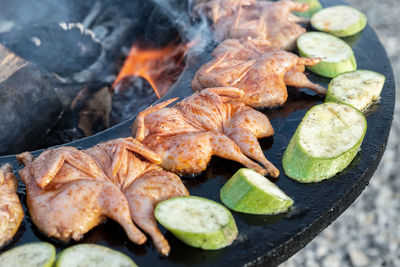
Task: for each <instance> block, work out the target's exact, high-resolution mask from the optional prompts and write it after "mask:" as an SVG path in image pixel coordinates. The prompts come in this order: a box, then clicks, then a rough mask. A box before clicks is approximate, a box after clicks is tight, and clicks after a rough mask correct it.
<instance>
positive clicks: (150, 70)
mask: <svg viewBox="0 0 400 267" xmlns="http://www.w3.org/2000/svg"><path fill="white" fill-rule="evenodd" d="M191 46H192V44H191V43H187V44H179V45H169V46H167V47H164V48H160V49H141V48H139V47H137V46H136V45H133V46H132V48H131V50H130V52H129V55H128V57H127V58H126V60H125V62H124V64H123V66H122V69H121V71H120V72H119V74H118V76H117V79H116V80H115V82H114V84H113V88H114V87H115V85H117V83H118V82H119V81H120V80H122V79H123V78H124V77H126V76H140V77H142V78H144V79H146V80H147V81H148V82H149V83H150V85H151V86H152V87H153V89H154V91H155V93H156V94H157V96H158V98H160V97H161V96H163V95H164V94H166V93H167V92H168V90H169V88H170V87H171V86H172V85H173V84H174V83H175V81H176V80H177V78H178V76H179V74H180V73H181V72H182V70H183V68H184V63H183V62H182V59H183V57H184V55H185V52H186V51H187V50H188V49H189V48H190V47H191Z"/></svg>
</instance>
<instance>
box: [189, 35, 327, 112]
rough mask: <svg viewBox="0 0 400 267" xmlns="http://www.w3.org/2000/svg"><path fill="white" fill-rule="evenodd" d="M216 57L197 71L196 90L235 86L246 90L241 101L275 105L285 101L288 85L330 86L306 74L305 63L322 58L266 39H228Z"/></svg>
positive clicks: (321, 91) (318, 88) (320, 91)
mask: <svg viewBox="0 0 400 267" xmlns="http://www.w3.org/2000/svg"><path fill="white" fill-rule="evenodd" d="M213 56H214V59H213V60H212V61H210V62H208V63H206V64H204V65H203V66H201V67H200V69H199V70H198V71H197V73H196V74H195V76H194V78H193V81H192V89H193V90H194V91H199V90H203V89H205V88H209V87H217V86H235V87H238V88H240V89H242V90H243V91H244V96H243V97H242V99H241V101H243V102H244V103H245V104H246V105H249V106H251V107H258V108H262V107H274V106H279V105H282V104H283V103H285V101H286V99H287V88H286V85H289V86H294V87H299V88H302V87H304V88H309V89H311V90H313V91H315V92H317V93H318V94H321V95H324V94H325V93H326V89H325V88H323V87H322V86H320V85H318V84H314V83H312V82H311V81H310V80H308V78H307V76H306V75H305V74H304V70H305V67H304V66H305V65H308V66H312V65H315V64H317V63H319V62H320V59H319V58H303V57H298V56H297V55H295V54H293V53H290V52H286V51H283V50H277V49H274V48H271V47H270V46H269V45H268V43H266V42H265V41H263V40H254V39H247V40H245V41H239V40H233V39H231V40H226V41H224V42H222V43H221V44H220V45H219V46H218V47H217V48H216V49H215V50H214V53H213Z"/></svg>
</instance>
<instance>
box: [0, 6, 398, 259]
mask: <svg viewBox="0 0 400 267" xmlns="http://www.w3.org/2000/svg"><path fill="white" fill-rule="evenodd" d="M322 2H323V4H324V6H329V5H333V3H335V4H338V3H341V2H339V1H329V3H327V2H328V1H322ZM347 41H348V42H349V43H351V44H352V45H353V49H354V53H355V55H356V58H357V63H358V68H359V69H368V70H373V71H376V72H379V73H382V74H383V75H385V76H386V83H385V86H384V88H383V90H382V94H381V100H380V103H379V104H376V105H374V106H373V107H372V108H371V111H370V112H369V113H368V114H367V122H368V130H367V133H366V136H365V139H364V142H363V144H362V146H361V151H360V152H359V153H358V155H357V157H356V158H355V159H354V161H353V162H352V163H351V164H350V166H349V167H348V168H346V169H345V170H344V171H343V172H342V173H340V174H338V175H336V176H335V177H333V178H332V179H329V180H327V181H324V182H320V183H316V184H308V185H307V184H300V183H297V182H295V181H293V180H290V179H289V178H288V177H286V176H285V174H284V172H283V169H282V164H281V160H282V155H283V152H284V150H285V148H286V146H287V144H288V142H289V140H290V138H291V137H292V135H293V134H294V132H295V130H296V128H297V126H298V124H299V123H300V120H301V119H302V117H303V116H304V114H305V113H306V112H307V110H308V109H310V108H311V107H312V106H314V105H316V104H318V103H321V102H322V100H323V99H322V98H320V97H318V96H315V95H313V94H312V92H311V91H305V90H304V91H303V90H300V91H298V90H295V89H290V90H289V99H288V101H287V103H286V104H285V105H284V106H283V107H282V108H279V109H271V110H264V112H265V113H266V114H267V115H268V116H269V118H270V120H271V122H272V125H273V127H274V129H275V135H274V136H273V137H272V138H267V139H264V140H261V141H260V142H261V146H262V148H263V149H264V152H265V154H266V156H267V158H268V159H269V160H270V161H271V162H272V163H273V164H275V166H277V167H278V168H279V170H280V172H281V175H280V176H279V179H278V180H277V182H276V183H277V185H278V186H279V187H280V188H281V189H282V190H283V191H285V192H286V194H288V195H289V196H290V197H292V198H293V199H294V201H295V204H294V207H293V209H292V210H291V211H290V212H288V213H286V214H281V215H276V216H257V215H245V214H240V213H236V212H233V216H234V217H235V220H236V223H237V226H238V229H239V236H238V238H237V240H236V241H235V242H234V243H233V244H232V245H231V246H229V247H227V248H225V249H221V250H216V251H203V250H200V249H196V248H192V247H189V246H187V245H185V244H183V243H181V242H180V241H179V240H177V239H176V238H175V237H174V236H173V235H172V234H170V233H169V232H167V231H166V230H165V229H163V228H162V231H163V233H164V234H165V236H166V238H167V239H168V241H169V242H170V245H171V248H172V249H171V254H170V256H169V257H161V256H160V255H159V254H158V253H157V251H156V249H155V248H154V246H153V244H152V242H151V241H148V242H147V243H146V244H145V245H143V246H137V245H135V244H133V243H132V242H130V241H129V240H128V238H127V236H126V235H125V233H124V231H123V229H122V228H121V227H120V226H119V225H118V224H117V223H115V222H113V221H111V220H108V222H107V223H105V224H102V225H100V226H98V227H96V228H95V229H93V230H92V231H90V232H89V233H87V234H86V235H85V237H84V239H83V240H81V242H82V243H97V244H101V245H105V246H108V247H111V248H114V249H117V250H119V251H122V252H124V253H126V254H128V255H129V256H130V257H132V258H133V260H134V261H135V262H136V263H137V264H138V265H139V266H158V265H163V266H187V265H201V266H205V265H207V266H239V265H244V264H250V265H277V264H279V263H281V262H283V261H284V260H286V259H288V258H289V257H290V256H291V255H293V254H294V253H296V252H297V251H298V250H299V249H301V248H302V247H304V246H305V245H306V244H307V243H308V242H309V241H311V240H312V239H313V238H314V237H315V236H316V235H317V234H318V233H319V232H321V231H322V230H323V229H324V228H326V227H327V226H328V225H329V224H330V223H331V222H332V221H333V220H335V219H336V218H337V217H338V216H339V215H340V214H341V213H342V212H343V211H344V210H345V209H346V208H347V207H348V206H350V204H351V203H352V202H353V201H354V200H355V199H356V198H357V197H358V196H359V194H360V193H361V191H362V190H363V189H364V188H365V186H366V185H367V184H368V181H369V179H370V178H371V176H372V175H373V173H374V171H375V170H376V168H377V166H378V164H379V162H380V160H381V158H382V155H383V152H384V150H385V147H386V142H387V139H388V135H389V131H390V126H391V122H392V117H393V110H394V101H395V84H394V78H393V71H392V68H391V66H390V62H389V60H388V58H387V55H386V53H385V50H384V48H383V47H382V45H381V43H380V42H379V40H378V38H377V36H376V34H375V33H374V31H373V30H372V29H371V28H370V27H369V26H367V28H366V29H365V30H364V31H363V32H362V34H359V35H357V36H354V37H351V38H350V39H348V40H347ZM210 49H211V47H210ZM209 59H210V54H209V53H206V55H203V56H201V57H199V58H198V59H197V61H196V60H194V61H195V63H193V62H192V63H191V64H189V67H188V68H187V69H186V70H185V72H184V73H183V74H182V76H181V77H180V79H179V81H178V82H177V83H176V85H175V86H174V88H172V89H171V91H170V92H169V93H168V95H166V96H165V97H164V98H163V99H168V98H171V97H175V96H178V97H185V96H188V95H189V94H191V93H192V91H191V90H190V82H191V80H192V77H193V75H194V73H195V71H196V70H197V69H198V67H199V66H200V65H201V64H203V63H204V62H206V61H208V60H209ZM310 77H311V79H312V80H313V81H316V82H319V83H321V84H323V85H324V86H327V83H328V82H329V80H327V79H323V78H320V77H318V76H315V75H310ZM163 99H162V100H163ZM132 122H133V119H131V120H129V121H126V122H124V123H122V124H119V125H117V126H115V127H113V128H110V129H108V130H106V131H104V132H102V133H99V134H97V135H94V136H91V137H88V138H85V139H82V140H79V141H76V142H73V143H71V144H69V145H73V146H76V147H78V148H81V149H84V148H88V147H90V146H93V145H95V144H97V143H99V142H102V141H106V140H108V139H112V138H119V137H127V136H130V126H131V124H132ZM194 153H195V151H194ZM34 154H35V156H37V155H38V154H39V153H38V152H35V153H34ZM6 162H10V163H12V165H13V166H14V169H17V168H18V166H17V162H16V160H15V157H14V156H5V157H0V164H4V163H6ZM240 167H242V166H241V165H239V164H237V163H235V162H232V161H227V160H223V159H220V158H213V159H212V161H211V163H210V165H209V167H208V168H207V170H206V171H205V172H204V173H202V174H201V175H199V176H196V177H184V178H183V180H184V182H185V185H186V186H187V187H188V189H189V191H190V193H191V194H192V195H195V196H202V197H206V198H209V199H212V200H215V201H217V202H220V199H219V189H220V188H221V186H222V185H223V184H224V183H225V182H226V181H227V179H229V178H230V177H231V176H232V175H233V174H234V173H235V172H236V171H237V170H238V169H239V168H240ZM19 194H20V196H21V197H22V199H23V203H24V208H25V219H24V221H23V223H22V225H21V227H20V229H19V231H18V233H17V234H16V236H15V237H14V239H13V241H12V242H11V243H10V244H9V245H8V246H6V247H5V248H3V249H2V251H4V250H8V249H10V248H12V247H15V246H18V245H21V244H24V243H27V242H33V241H48V242H51V243H53V244H55V245H56V247H57V249H58V250H61V249H63V248H66V247H68V246H70V245H73V244H76V243H77V242H70V243H68V244H65V243H61V242H59V241H56V240H52V239H49V238H48V237H46V236H45V235H43V234H41V233H40V232H39V231H38V230H37V229H36V227H35V226H34V225H33V223H32V221H31V220H30V217H29V214H28V213H27V211H26V200H25V196H24V194H25V193H24V188H23V185H20V190H19ZM149 239H150V238H149ZM81 242H79V243H81Z"/></svg>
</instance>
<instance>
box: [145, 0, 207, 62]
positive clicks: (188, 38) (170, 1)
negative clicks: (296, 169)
mask: <svg viewBox="0 0 400 267" xmlns="http://www.w3.org/2000/svg"><path fill="white" fill-rule="evenodd" d="M152 2H153V3H155V4H156V5H157V6H158V7H159V12H162V13H163V14H164V15H166V16H167V17H168V18H169V19H170V21H171V22H172V24H173V25H175V27H177V28H178V30H179V32H180V34H181V38H182V40H183V41H185V42H194V45H193V46H192V48H191V49H190V50H189V54H188V55H187V56H188V57H190V56H192V55H200V54H202V53H203V52H204V51H205V49H206V48H207V47H208V46H209V45H210V44H212V43H213V38H212V33H211V31H210V27H209V23H208V19H207V18H206V17H205V16H203V15H199V16H198V17H196V18H194V17H193V14H192V8H193V5H194V4H195V3H194V2H193V1H192V0H186V1H182V0H152Z"/></svg>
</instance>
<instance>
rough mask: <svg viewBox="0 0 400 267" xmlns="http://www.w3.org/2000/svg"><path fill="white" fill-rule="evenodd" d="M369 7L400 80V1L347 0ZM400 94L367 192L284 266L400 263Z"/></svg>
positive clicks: (383, 264)
mask: <svg viewBox="0 0 400 267" xmlns="http://www.w3.org/2000/svg"><path fill="white" fill-rule="evenodd" d="M347 2H348V3H349V4H350V5H352V6H354V7H356V8H358V9H360V10H361V11H363V12H364V13H365V14H366V15H367V17H368V20H369V24H370V25H371V26H372V27H373V28H374V29H375V30H376V32H377V34H378V35H379V38H380V40H381V41H382V43H383V44H384V46H385V48H386V51H387V53H388V55H389V58H390V60H391V62H392V66H393V71H394V73H395V79H396V84H397V87H399V85H400V0H384V1H376V0H347ZM399 98H400V95H399V94H398V91H397V95H396V102H397V105H396V110H395V115H394V119H393V125H392V129H391V133H390V138H389V143H388V145H387V149H386V152H385V154H384V156H383V159H382V161H381V163H380V165H379V167H378V169H377V171H376V172H375V175H374V176H373V177H372V179H371V182H370V184H369V186H367V188H366V189H365V190H364V192H363V193H362V194H361V196H360V197H359V198H358V199H357V200H356V201H355V202H354V203H353V205H352V206H350V208H348V209H347V210H346V211H345V212H344V213H343V214H342V215H341V216H340V217H339V218H338V219H337V220H336V221H335V222H334V223H332V225H331V226H329V227H328V228H327V229H325V230H324V231H323V232H322V233H321V234H320V235H319V236H318V237H317V238H315V239H314V240H313V241H312V242H311V243H309V244H308V245H307V246H306V247H305V248H303V249H302V250H301V251H299V252H298V253H297V254H296V255H294V256H293V257H291V258H290V259H289V260H288V261H287V262H285V263H283V264H282V265H281V267H291V266H296V267H297V266H307V267H312V266H329V267H335V266H341V267H342V266H400V172H399V167H400V148H399V146H400V106H399Z"/></svg>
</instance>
